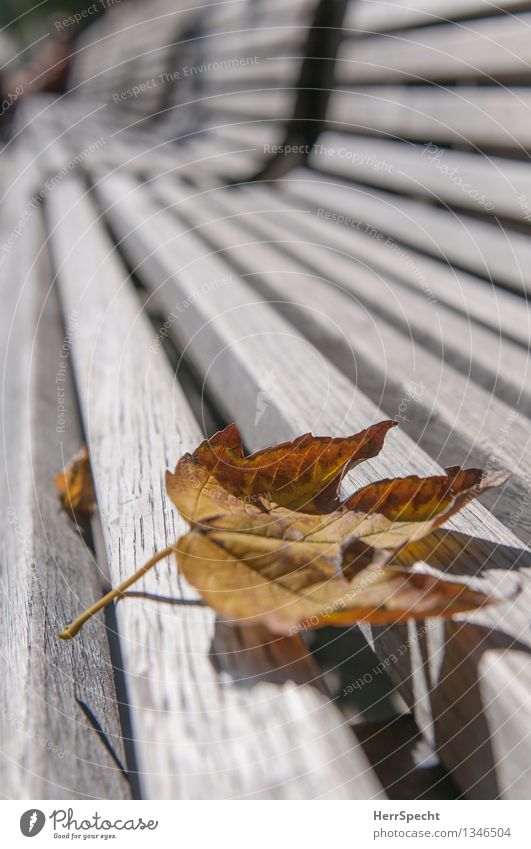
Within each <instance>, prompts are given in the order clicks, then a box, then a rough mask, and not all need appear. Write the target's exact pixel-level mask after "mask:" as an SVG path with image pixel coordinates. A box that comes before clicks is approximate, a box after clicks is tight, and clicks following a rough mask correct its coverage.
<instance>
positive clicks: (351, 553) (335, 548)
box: [60, 421, 508, 639]
mask: <svg viewBox="0 0 531 849" xmlns="http://www.w3.org/2000/svg"><path fill="white" fill-rule="evenodd" d="M394 424H395V423H394V422H391V421H385V422H381V423H380V424H377V425H373V426H371V427H369V428H367V429H366V430H364V431H362V432H361V433H359V434H356V435H355V436H352V437H346V438H341V439H332V438H331V437H314V436H312V435H311V434H305V435H304V436H301V437H299V438H298V439H295V440H293V441H292V442H284V443H281V444H280V445H277V446H274V447H272V448H266V449H264V450H262V451H258V452H256V453H255V454H251V455H250V456H247V457H246V456H245V454H244V450H243V445H242V441H241V437H240V434H239V432H238V430H237V428H236V427H235V425H231V426H230V427H228V428H226V429H225V430H223V431H221V432H220V433H218V434H216V435H215V436H214V437H213V438H212V439H210V440H205V441H204V442H202V443H201V444H200V445H199V447H198V448H197V449H196V451H195V452H194V453H193V454H186V455H184V456H183V457H182V458H181V460H180V461H179V462H178V463H177V466H176V469H175V471H174V472H173V473H170V472H167V474H166V485H167V491H168V495H169V497H170V498H171V499H172V501H173V503H174V504H175V506H176V507H177V509H178V510H179V511H180V512H181V514H182V515H183V516H184V517H185V518H186V519H187V521H188V522H189V524H190V525H191V529H190V531H189V532H188V533H186V534H185V535H183V536H182V537H181V538H180V539H179V540H178V541H177V542H176V543H174V544H173V545H172V546H169V547H168V548H167V549H164V551H162V552H159V553H158V554H157V555H155V556H154V557H153V558H152V559H151V560H150V561H148V563H146V564H145V565H144V566H143V567H142V569H141V570H140V571H139V572H137V573H135V575H132V576H131V578H129V579H128V580H127V581H125V582H124V583H123V584H121V585H120V586H119V587H117V588H116V589H115V590H113V591H112V592H111V593H108V594H107V596H105V597H104V598H103V599H101V600H100V601H99V602H97V603H96V604H95V605H93V607H92V608H90V609H89V610H88V611H86V612H85V613H84V614H82V616H81V617H79V618H78V619H77V620H76V621H75V622H74V623H72V625H70V626H68V628H66V629H65V631H63V632H62V634H61V635H60V636H61V637H62V638H63V639H69V638H70V637H72V636H74V634H75V633H77V631H78V630H79V628H80V627H81V625H82V624H83V623H84V622H85V621H86V620H87V619H88V618H90V616H91V615H93V613H94V612H96V610H99V609H100V608H101V607H103V606H104V605H105V604H107V603H109V601H111V600H112V599H114V598H117V597H120V596H121V595H122V594H123V592H124V590H125V589H127V588H128V587H129V586H131V584H132V583H134V581H136V580H138V578H139V577H140V576H141V575H143V574H145V572H146V571H147V570H148V569H150V568H151V567H152V566H153V565H154V564H155V563H156V562H158V561H159V560H160V559H162V558H163V557H166V556H168V555H169V554H171V553H174V552H175V554H176V558H177V563H178V565H179V567H180V569H181V570H182V572H183V574H184V575H185V577H186V578H187V580H188V581H189V583H190V584H192V585H193V586H195V587H196V588H197V589H198V591H199V593H200V594H201V596H202V597H203V599H204V600H205V601H206V602H207V603H208V604H209V605H210V606H211V607H212V608H214V610H216V611H217V613H219V614H220V615H221V616H223V617H225V618H227V619H230V620H232V621H235V622H237V623H239V624H250V623H257V622H261V623H263V624H265V625H266V626H267V627H268V628H269V629H270V630H271V631H273V632H276V633H280V634H289V633H292V632H293V631H294V629H298V628H300V627H312V628H317V627H321V626H323V625H338V626H344V625H347V624H351V623H353V622H359V621H361V620H363V621H365V622H369V623H373V624H385V623H390V622H396V621H403V620H405V619H418V618H425V617H427V616H444V617H447V616H451V615H453V614H454V613H457V612H463V611H469V610H475V609H476V608H478V607H479V606H480V605H481V604H484V603H490V602H492V601H495V600H496V599H493V598H492V597H490V596H487V595H485V594H483V593H481V592H477V591H475V590H473V589H470V588H468V587H467V586H466V585H464V584H462V583H459V582H457V581H448V580H446V579H444V578H443V577H437V576H434V575H431V574H426V573H423V572H419V571H417V570H411V569H406V568H402V567H401V566H399V565H397V563H394V564H393V560H394V559H396V558H397V556H398V555H399V554H400V552H401V551H403V550H404V548H405V547H406V546H408V545H411V544H412V543H415V542H417V541H418V540H420V539H422V538H423V537H426V536H427V535H429V534H430V533H431V532H432V531H433V530H435V528H437V527H439V526H440V525H441V524H443V523H444V522H445V521H446V520H447V519H448V518H449V517H450V516H452V515H453V514H454V513H456V512H457V511H458V510H460V509H461V508H462V507H463V506H464V505H465V504H466V503H467V502H468V501H470V500H471V499H472V498H475V497H476V496H478V495H480V494H481V493H482V492H484V491H485V490H486V489H489V488H490V487H493V486H498V485H499V484H501V483H503V482H504V481H505V480H506V479H507V477H508V473H507V472H505V471H499V472H493V471H489V472H483V471H482V470H480V469H465V470H463V469H460V468H458V467H452V468H450V469H448V470H447V474H446V475H434V476H431V477H427V478H419V477H418V476H416V475H412V476H409V477H405V478H395V479H388V480H382V481H378V482H376V483H373V484H369V485H368V486H365V487H363V488H362V489H360V490H358V491H357V492H355V493H354V494H353V495H351V496H350V497H349V498H347V499H346V501H344V502H343V503H342V504H341V503H340V502H339V495H338V491H339V486H340V483H341V480H342V478H343V476H344V475H345V474H346V472H347V471H348V470H349V469H351V468H353V466H354V465H356V464H357V463H359V462H362V461H363V460H365V459H369V458H370V457H374V456H376V454H378V453H379V451H380V450H381V448H382V445H383V442H384V439H385V435H386V433H387V432H388V430H389V428H391V427H393V425H394Z"/></svg>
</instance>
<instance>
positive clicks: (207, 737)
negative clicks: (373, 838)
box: [49, 182, 380, 798]
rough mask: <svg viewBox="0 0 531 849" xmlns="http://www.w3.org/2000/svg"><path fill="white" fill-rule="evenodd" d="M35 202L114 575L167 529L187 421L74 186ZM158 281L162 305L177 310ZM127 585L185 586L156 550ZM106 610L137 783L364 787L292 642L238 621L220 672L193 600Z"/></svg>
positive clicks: (364, 774)
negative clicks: (139, 579) (45, 220)
mask: <svg viewBox="0 0 531 849" xmlns="http://www.w3.org/2000/svg"><path fill="white" fill-rule="evenodd" d="M49 206H50V209H49V217H50V224H51V228H52V232H51V241H52V246H53V252H54V256H55V259H56V264H57V269H58V275H59V281H60V289H61V296H62V299H63V303H64V308H65V309H66V310H71V309H74V308H75V309H79V310H80V312H81V314H82V315H83V317H84V321H83V322H82V324H81V325H80V326H79V328H77V329H76V332H75V333H74V334H73V339H72V356H73V362H74V366H75V373H76V380H77V382H78V388H79V395H80V400H81V407H82V411H83V417H84V422H85V428H86V431H87V436H88V441H89V445H90V451H91V458H92V466H93V470H94V475H95V481H96V486H97V490H98V503H99V508H100V517H101V523H102V529H103V534H104V538H105V543H106V552H107V557H108V560H109V568H110V573H111V578H112V581H113V583H115V584H116V583H117V582H118V581H119V580H123V578H124V577H125V576H126V575H128V574H131V572H132V571H133V570H134V569H135V568H137V567H138V566H139V565H140V564H141V562H143V561H144V560H145V559H146V558H148V557H150V556H151V555H152V554H153V552H154V551H155V550H158V549H160V548H162V547H164V546H165V545H167V544H168V543H171V542H172V541H173V540H174V539H175V538H176V536H178V534H179V533H180V532H181V531H182V530H183V522H182V520H181V519H180V518H179V517H178V516H177V515H176V513H175V511H174V510H173V508H171V507H170V505H169V504H168V501H167V499H166V497H165V494H164V484H163V475H164V472H165V469H166V468H168V467H173V465H174V464H175V462H176V460H177V458H178V457H179V456H180V455H181V454H182V453H183V452H184V451H187V450H191V449H193V448H194V447H195V446H196V444H197V443H198V441H199V439H200V432H199V428H198V426H197V425H196V423H195V421H194V420H193V418H192V415H191V413H190V411H189V408H188V405H187V403H186V400H185V398H184V396H183V394H182V392H181V390H180V389H179V387H178V385H177V384H176V382H175V380H174V377H173V375H172V373H171V370H170V367H169V365H168V363H167V362H166V361H165V360H164V359H163V355H162V354H161V352H160V349H159V348H158V346H157V344H156V339H155V337H154V335H153V334H152V333H151V332H150V330H149V329H148V327H147V322H146V319H145V318H144V316H143V315H142V309H141V305H140V301H137V299H136V296H135V295H134V293H133V291H132V290H131V286H130V283H129V282H128V279H127V273H125V272H124V270H123V268H121V267H120V265H119V264H118V261H117V258H116V256H115V254H114V247H113V245H112V243H111V242H110V241H109V240H108V238H107V237H106V236H105V234H104V232H103V230H102V228H101V225H99V224H98V219H97V214H96V212H95V210H94V209H93V208H92V207H91V205H90V203H89V201H88V200H87V199H86V198H84V197H83V191H82V189H81V187H80V186H78V185H77V184H76V183H73V182H64V183H62V184H61V185H60V186H59V187H57V190H56V191H55V192H54V193H53V194H52V196H51V197H50V204H49ZM72 228H73V230H74V232H75V233H76V234H77V238H76V240H75V241H74V242H73V241H72V238H71V233H72ZM159 283H160V284H162V283H163V280H162V279H160V280H159ZM172 289H173V291H172V292H171V294H170V297H171V300H172V304H173V308H174V309H175V310H176V311H177V312H178V311H179V309H180V307H182V308H183V310H184V311H185V315H188V314H190V313H189V307H188V305H187V304H186V301H185V300H183V296H182V294H181V293H180V292H179V289H178V287H173V286H172ZM139 589H141V590H144V591H145V592H149V593H152V594H155V595H157V596H159V597H162V598H163V599H164V598H166V599H168V598H171V599H173V600H174V601H176V600H179V599H183V600H187V601H189V602H190V601H194V600H196V599H197V595H196V594H195V592H193V591H192V590H191V589H190V588H188V587H187V586H186V585H185V584H184V582H183V581H182V579H181V578H180V577H179V575H178V573H177V570H176V568H175V565H174V564H173V563H170V562H168V563H167V565H165V564H161V565H160V567H158V568H157V569H156V571H154V572H152V573H150V574H149V576H147V577H146V579H145V581H144V582H143V584H142V585H141V586H140V587H139ZM116 616H117V621H118V629H119V635H120V643H121V649H122V655H123V659H124V673H125V678H126V685H127V691H128V695H129V703H130V712H131V719H132V726H133V733H134V738H135V750H136V756H137V760H138V765H139V779H140V784H141V789H142V792H143V794H144V795H145V796H148V797H150V798H228V797H230V798H233V797H242V796H246V797H254V798H257V797H258V798H263V797H267V798H272V797H273V798H301V797H302V798H314V797H317V796H321V795H324V796H326V795H328V794H330V795H331V796H332V797H341V798H371V797H373V796H378V795H379V793H380V789H379V787H378V785H377V783H376V781H375V779H374V778H373V776H372V775H371V772H370V768H369V765H368V763H367V761H366V760H365V758H364V756H363V754H362V752H361V750H360V748H359V746H358V744H357V741H356V739H355V738H354V736H353V735H351V733H350V731H349V730H348V729H347V728H345V727H344V725H343V721H342V718H341V717H340V715H339V713H338V712H336V710H335V708H334V707H333V706H332V705H331V704H330V702H329V701H328V699H327V697H326V696H325V695H323V693H322V692H320V689H319V682H318V672H317V670H316V668H315V666H314V665H313V663H312V661H311V660H310V658H309V656H308V654H307V652H306V650H305V649H304V646H303V644H302V641H298V640H297V641H293V640H288V641H285V640H280V641H279V640H274V641H273V642H271V640H270V638H269V637H268V636H267V635H266V634H265V633H264V632H263V631H262V630H260V629H250V630H249V631H248V632H247V631H246V632H245V633H243V632H242V633H241V640H242V642H243V645H244V646H247V647H248V648H249V651H246V652H244V658H245V661H246V663H247V664H248V665H247V667H246V669H245V670H242V674H241V678H239V677H238V676H237V675H236V674H235V672H234V671H232V673H230V674H228V673H227V672H226V671H225V665H224V661H223V653H224V650H225V649H224V646H225V644H226V640H225V637H224V630H223V628H222V627H221V626H220V625H219V624H216V622H215V617H214V615H213V613H212V611H210V610H209V609H207V608H204V607H201V606H199V607H196V606H194V607H189V606H182V605H179V604H178V603H173V604H171V603H166V604H165V603H164V601H159V602H157V601H155V600H152V599H139V598H134V599H133V598H131V599H127V600H126V601H123V602H121V603H120V604H119V605H118V606H117V610H116ZM83 639H84V637H83V636H82V637H81V640H83ZM251 648H252V650H251ZM213 659H214V663H213V662H212V661H213ZM219 663H220V664H221V667H222V668H221V669H220V668H219V667H218V666H217V664H219ZM280 666H285V679H286V683H285V684H284V685H282V684H279V683H273V681H271V680H268V677H269V678H271V677H274V676H275V674H276V675H277V680H278V668H279V667H280ZM242 678H243V680H244V681H247V683H246V684H245V683H243V684H242V680H241V679H242ZM312 682H313V683H312ZM314 685H316V686H314Z"/></svg>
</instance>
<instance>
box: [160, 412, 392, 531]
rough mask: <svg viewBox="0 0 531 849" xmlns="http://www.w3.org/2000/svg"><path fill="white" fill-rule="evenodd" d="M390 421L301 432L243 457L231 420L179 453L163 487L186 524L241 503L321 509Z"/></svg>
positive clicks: (377, 445)
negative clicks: (327, 432)
mask: <svg viewBox="0 0 531 849" xmlns="http://www.w3.org/2000/svg"><path fill="white" fill-rule="evenodd" d="M395 425H396V422H394V421H383V422H379V423H378V424H375V425H371V427H368V428H367V429H366V430H363V431H361V433H357V434H355V435H354V436H349V437H345V438H336V439H333V438H332V437H330V436H324V437H316V436H312V435H311V434H310V433H305V434H304V435H303V436H299V437H298V438H297V439H294V440H293V441H292V442H282V443H280V445H275V446H274V447H272V448H265V449H263V450H262V451H257V452H256V453H255V454H251V455H249V456H247V457H246V456H245V455H244V450H243V444H242V439H241V436H240V433H239V431H238V428H237V427H236V425H234V424H232V425H229V426H228V427H227V428H225V430H222V431H220V432H219V433H216V434H215V436H213V437H212V438H211V439H206V440H204V442H202V443H201V444H200V445H199V447H198V448H197V449H196V450H195V451H194V453H193V454H185V455H184V456H183V457H181V459H180V460H179V462H178V463H177V466H176V469H175V472H173V474H172V473H171V472H166V489H167V492H168V495H169V497H170V498H171V500H172V501H173V503H174V504H175V506H176V507H177V510H178V511H179V512H180V513H181V515H182V516H183V517H184V518H185V519H186V521H187V522H189V523H190V524H191V525H194V524H197V523H199V522H202V521H203V520H204V519H208V518H209V516H215V515H217V514H219V513H220V512H222V511H223V512H226V511H228V510H232V509H241V508H242V506H244V505H246V507H247V508H251V510H253V508H254V509H255V510H260V509H261V506H262V504H263V503H264V502H274V503H275V504H279V505H281V506H282V507H287V508H289V509H291V510H298V511H304V512H305V513H325V512H328V511H329V510H331V509H333V508H334V507H336V506H337V504H338V501H339V499H338V489H339V484H340V482H341V479H342V478H343V477H344V475H345V474H346V473H347V472H348V471H349V470H350V469H352V468H354V466H356V465H357V464H358V463H361V462H362V461H363V460H367V459H369V458H371V457H375V456H376V455H377V454H379V452H380V451H381V449H382V446H383V443H384V439H385V437H386V434H387V432H388V431H389V429H390V428H392V427H394V426H395Z"/></svg>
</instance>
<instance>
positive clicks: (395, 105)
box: [328, 85, 531, 154]
mask: <svg viewBox="0 0 531 849" xmlns="http://www.w3.org/2000/svg"><path fill="white" fill-rule="evenodd" d="M530 109H531V92H530V90H529V88H527V87H522V88H514V89H510V88H503V89H502V88H491V87H489V86H476V87H473V86H464V85H462V86H456V87H455V88H453V89H452V88H448V89H447V88H440V87H433V86H432V87H428V86H416V85H411V86H379V85H375V86H367V88H365V89H363V88H361V87H360V88H358V89H353V90H346V89H345V90H340V91H337V92H335V93H334V94H333V95H332V97H331V98H330V109H329V113H328V121H329V124H330V127H331V129H338V128H343V129H346V130H347V131H357V132H379V133H383V134H384V135H386V136H388V137H392V136H399V137H401V138H406V139H418V140H419V141H423V142H426V141H434V142H437V143H439V144H445V143H457V144H461V145H465V146H469V147H471V148H473V147H477V146H479V147H480V148H481V149H488V148H489V147H490V148H504V149H509V150H513V149H514V150H517V151H520V152H521V153H522V154H523V153H524V152H525V151H527V150H529V148H530V147H531V121H529V111H530Z"/></svg>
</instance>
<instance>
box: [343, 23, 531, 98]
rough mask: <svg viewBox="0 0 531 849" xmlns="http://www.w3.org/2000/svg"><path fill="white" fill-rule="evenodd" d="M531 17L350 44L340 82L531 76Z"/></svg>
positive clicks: (360, 34) (450, 26)
mask: <svg viewBox="0 0 531 849" xmlns="http://www.w3.org/2000/svg"><path fill="white" fill-rule="evenodd" d="M530 22H531V15H529V14H524V15H501V16H497V17H492V18H485V19H479V20H473V21H467V22H465V23H463V24H460V25H458V26H456V25H455V24H439V25H437V26H433V27H423V28H422V29H420V30H413V29H412V30H403V31H401V32H398V33H391V34H389V35H381V36H373V37H363V35H364V30H363V29H359V30H358V37H357V38H352V39H349V38H347V39H345V40H344V41H343V44H342V46H341V49H340V51H339V54H338V65H337V80H338V82H339V83H341V84H343V83H344V84H353V85H358V84H360V83H361V84H364V83H372V82H386V81H390V80H392V81H399V80H402V81H403V80H405V81H407V82H415V81H416V82H422V81H426V80H434V79H435V80H441V81H442V80H452V81H453V80H455V79H459V80H470V79H480V78H481V79H483V80H499V79H501V78H503V77H504V76H505V77H507V76H511V77H514V76H522V75H526V76H528V75H529V63H530V60H531V40H530V38H529V28H530Z"/></svg>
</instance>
